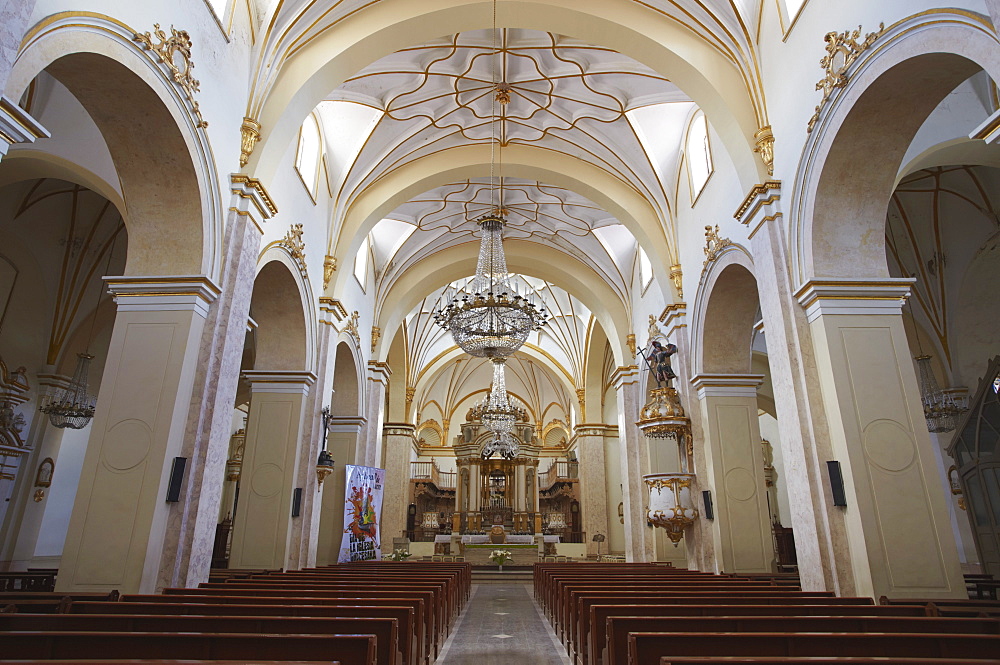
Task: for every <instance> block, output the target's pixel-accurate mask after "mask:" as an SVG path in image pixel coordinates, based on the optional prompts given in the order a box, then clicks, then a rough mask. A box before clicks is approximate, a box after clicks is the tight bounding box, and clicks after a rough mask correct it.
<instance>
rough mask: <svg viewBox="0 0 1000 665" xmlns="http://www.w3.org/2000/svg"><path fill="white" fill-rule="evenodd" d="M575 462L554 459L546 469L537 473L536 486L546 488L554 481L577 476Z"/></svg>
mask: <svg viewBox="0 0 1000 665" xmlns="http://www.w3.org/2000/svg"><path fill="white" fill-rule="evenodd" d="M577 464H578V463H577V462H565V461H559V460H556V461H555V462H553V463H552V466H550V467H549V468H548V469H546V470H545V471H543V472H542V473H540V474H538V487H539V488H541V489H547V488H549V487H552V486H553V485H554V484H555V483H556V481H558V480H564V479H567V478H576V477H577Z"/></svg>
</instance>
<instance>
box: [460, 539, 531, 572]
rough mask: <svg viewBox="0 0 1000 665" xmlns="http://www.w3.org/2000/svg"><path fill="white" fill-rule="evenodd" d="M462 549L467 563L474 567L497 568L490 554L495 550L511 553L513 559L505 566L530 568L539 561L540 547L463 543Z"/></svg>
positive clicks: (512, 544)
mask: <svg viewBox="0 0 1000 665" xmlns="http://www.w3.org/2000/svg"><path fill="white" fill-rule="evenodd" d="M460 547H461V549H462V554H463V555H464V556H465V561H466V563H471V564H472V565H473V566H495V565H496V564H495V563H494V562H493V561H491V560H490V553H491V552H493V551H494V550H504V551H507V552H510V556H511V558H510V559H509V560H508V561H507V562H506V563H505V564H504V565H505V566H530V565H531V564H533V563H536V562H537V561H538V545H536V544H534V543H530V544H520V543H518V544H514V543H504V544H502V545H497V544H494V543H481V544H473V543H468V544H466V543H462V544H461V546H460Z"/></svg>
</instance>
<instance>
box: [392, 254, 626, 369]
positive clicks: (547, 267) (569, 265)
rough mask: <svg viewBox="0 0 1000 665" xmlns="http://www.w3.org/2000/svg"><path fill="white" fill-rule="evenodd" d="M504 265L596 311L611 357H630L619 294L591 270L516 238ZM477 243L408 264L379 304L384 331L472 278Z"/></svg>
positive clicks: (573, 260) (622, 359)
mask: <svg viewBox="0 0 1000 665" xmlns="http://www.w3.org/2000/svg"><path fill="white" fill-rule="evenodd" d="M504 248H505V251H506V254H507V267H508V269H509V270H511V271H512V272H516V273H520V274H524V275H528V276H531V277H537V278H539V279H544V280H546V281H548V282H551V283H553V284H555V285H557V286H560V287H562V288H563V289H564V290H566V291H567V292H568V293H569V294H571V295H572V296H574V297H576V298H579V300H580V302H582V303H583V304H584V305H586V306H587V307H588V308H589V309H590V311H592V312H593V313H594V316H595V317H597V319H598V321H600V322H601V324H602V325H603V326H605V327H606V329H608V330H611V331H613V334H614V339H615V343H613V344H612V345H611V347H612V349H613V350H614V352H615V358H616V359H618V360H620V361H622V362H619V364H624V362H623V361H624V359H625V358H627V357H628V355H627V354H628V349H627V348H626V347H625V336H626V335H627V334H628V332H629V331H628V330H625V329H624V328H623V327H622V326H626V327H627V321H628V317H627V315H626V312H625V308H624V304H623V303H622V302H621V299H620V298H619V297H618V295H617V294H616V293H615V292H614V291H613V290H612V289H611V288H610V287H609V286H608V285H607V283H606V282H604V281H603V280H602V279H600V278H598V277H597V276H596V275H594V273H593V271H592V270H591V269H590V268H589V267H587V266H585V265H583V264H582V263H580V262H579V261H578V260H576V259H574V258H571V257H569V256H568V255H566V254H565V253H563V252H561V251H558V250H555V249H552V248H550V247H546V246H544V245H541V244H539V243H534V242H525V241H519V240H506V241H504ZM477 252H478V244H475V243H465V244H464V245H455V246H452V247H448V248H447V249H443V250H441V251H439V252H436V253H435V254H434V255H433V256H430V257H428V258H426V259H423V260H422V261H419V262H417V263H416V264H414V265H413V266H411V267H410V268H409V269H408V270H407V271H406V272H405V273H404V274H403V276H401V277H400V279H399V280H398V285H397V286H396V287H395V288H394V289H393V290H392V291H391V292H390V294H389V295H388V296H387V297H386V299H385V300H384V301H383V302H382V303H381V308H380V311H381V315H380V318H379V322H380V327H381V328H382V330H396V329H397V328H399V326H400V324H402V322H403V319H404V318H405V316H406V314H407V313H408V312H410V311H411V310H412V309H413V308H414V307H415V306H416V305H417V303H419V302H420V301H421V300H423V299H424V298H426V297H427V294H428V293H432V292H433V291H435V290H437V289H439V288H441V287H442V286H444V285H446V284H450V283H451V282H453V281H455V280H458V279H462V278H464V277H468V276H469V275H472V274H475V271H476V260H477V256H478V254H477ZM390 341H391V340H387V339H385V337H383V338H382V339H380V340H379V342H378V344H377V345H376V350H375V354H374V357H376V358H381V357H383V356H384V354H385V352H386V351H387V349H388V344H389V342H390Z"/></svg>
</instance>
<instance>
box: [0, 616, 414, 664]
mask: <svg viewBox="0 0 1000 665" xmlns="http://www.w3.org/2000/svg"><path fill="white" fill-rule="evenodd" d="M0 631H4V632H10V631H16V632H25V631H40V632H59V631H62V632H66V631H96V632H110V633H127V632H142V633H268V634H307V635H323V634H340V635H350V634H357V635H374V636H375V638H376V639H375V660H374V661H372V665H401V664H402V662H403V656H402V653H400V650H399V624H398V623H397V621H396V620H395V619H388V618H385V619H379V618H357V617H279V616H268V617H248V616H191V615H156V616H143V615H134V614H7V615H0ZM3 639H4V637H3V632H0V642H2V641H3Z"/></svg>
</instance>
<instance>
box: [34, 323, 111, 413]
mask: <svg viewBox="0 0 1000 665" xmlns="http://www.w3.org/2000/svg"><path fill="white" fill-rule="evenodd" d="M94 316H95V317H96V316H97V315H96V313H95V315H94ZM76 358H77V361H76V371H75V372H73V379H72V380H71V381H70V382H69V385H68V386H66V387H65V388H56V389H55V390H54V391H53V393H52V395H51V397H50V398H49V400H48V402H46V403H45V404H44V405H43V406H41V407H40V408H39V410H40V411H41V412H42V413H44V414H45V415H47V416H48V417H49V422H51V423H52V424H53V425H54V426H56V427H69V428H70V429H83V428H84V427H86V426H87V423H89V422H90V419H91V418H93V417H94V405H95V404H96V402H97V399H96V398H95V397H94V396H93V395H91V394H90V391H89V390H88V388H87V378H88V376H89V375H90V361H91V360H93V359H94V356H92V355H90V354H89V353H78V354H76Z"/></svg>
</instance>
